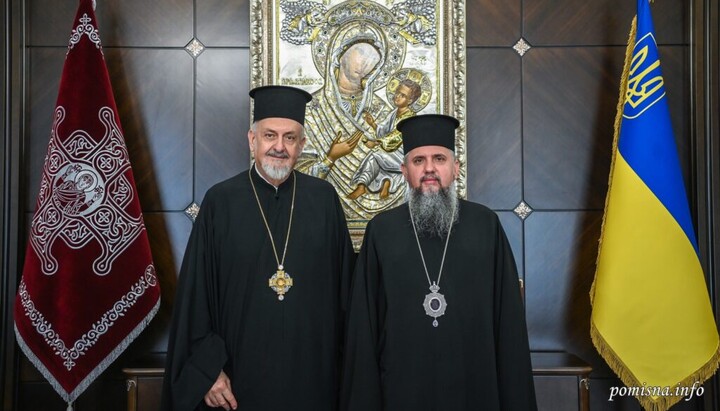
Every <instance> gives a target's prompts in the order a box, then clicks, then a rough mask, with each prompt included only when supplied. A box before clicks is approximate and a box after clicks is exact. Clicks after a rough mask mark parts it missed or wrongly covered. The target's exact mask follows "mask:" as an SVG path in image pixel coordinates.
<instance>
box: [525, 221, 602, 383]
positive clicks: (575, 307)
mask: <svg viewBox="0 0 720 411" xmlns="http://www.w3.org/2000/svg"><path fill="white" fill-rule="evenodd" d="M601 220H602V212H600V211H595V212H576V211H562V212H543V211H536V212H534V213H532V214H531V215H530V216H529V217H528V218H527V219H526V220H525V264H526V268H525V305H526V307H527V308H526V309H527V321H528V333H529V334H530V345H531V349H533V350H538V351H567V352H570V353H573V354H576V355H578V356H579V357H581V358H583V359H584V360H585V361H588V362H590V364H591V365H592V366H593V375H597V374H598V372H599V371H600V370H603V369H604V363H602V360H600V359H599V357H598V356H597V354H596V352H595V351H594V348H592V345H591V343H590V297H589V292H590V286H591V284H592V281H593V277H594V274H595V259H596V257H597V240H598V238H599V236H600V224H601ZM600 375H602V373H601V374H600Z"/></svg>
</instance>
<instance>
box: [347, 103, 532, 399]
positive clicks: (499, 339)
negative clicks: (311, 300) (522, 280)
mask: <svg viewBox="0 0 720 411" xmlns="http://www.w3.org/2000/svg"><path fill="white" fill-rule="evenodd" d="M457 126H458V121H457V120H456V119H454V118H452V117H448V116H442V115H421V116H416V117H412V118H409V119H407V120H404V121H402V122H401V123H400V124H398V130H400V132H401V133H402V135H403V145H404V149H405V153H406V154H405V161H404V163H403V165H402V172H403V175H404V177H405V179H406V181H407V183H408V186H409V192H408V202H407V204H404V205H402V206H400V207H397V208H394V209H392V210H389V211H386V212H384V213H381V214H379V215H377V216H376V217H375V218H373V219H372V220H371V221H370V223H369V224H368V226H367V230H366V232H365V239H364V243H363V245H362V249H361V252H360V256H359V257H358V261H357V265H356V268H355V274H354V276H353V281H352V291H351V297H350V308H349V313H348V325H347V327H348V329H347V334H346V339H345V341H346V349H345V361H344V368H343V382H342V386H341V394H340V400H341V406H340V409H341V410H353V411H355V410H374V411H380V410H388V411H389V410H392V411H396V410H413V411H422V410H428V411H431V410H433V411H434V410H454V411H462V410H497V411H509V410H510V411H512V410H518V411H528V410H530V411H532V410H536V409H537V406H536V404H535V391H534V386H533V379H532V371H531V365H530V351H529V347H528V336H527V326H526V323H525V315H524V307H523V304H522V300H521V295H520V290H519V285H518V274H517V269H516V267H515V260H514V259H513V255H512V251H511V250H510V246H509V244H508V241H507V238H506V237H505V233H504V231H503V229H502V226H501V225H500V222H499V221H498V218H497V216H496V215H495V213H493V212H492V211H491V210H489V209H488V208H486V207H484V206H482V205H480V204H476V203H471V202H469V201H465V200H459V199H458V198H457V196H456V193H455V178H456V177H457V174H458V171H459V163H458V161H457V160H456V159H455V156H454V148H455V129H456V128H457Z"/></svg>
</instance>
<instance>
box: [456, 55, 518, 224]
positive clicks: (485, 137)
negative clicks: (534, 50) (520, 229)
mask: <svg viewBox="0 0 720 411" xmlns="http://www.w3.org/2000/svg"><path fill="white" fill-rule="evenodd" d="M521 64H522V61H521V59H520V56H518V54H517V53H516V52H515V51H514V50H512V49H480V48H473V49H469V50H468V52H467V66H468V69H467V90H468V93H467V94H468V102H467V119H468V120H467V127H468V134H467V157H468V175H467V190H468V199H470V200H472V201H477V202H480V203H483V204H485V205H486V206H488V207H490V208H493V209H505V210H512V209H513V208H515V206H517V205H518V203H519V202H520V201H521V200H522V128H521V126H522V122H521V121H520V119H521V110H522V104H521V101H522V95H521V91H522V90H521V88H520V78H521V76H520V73H521V71H520V67H521Z"/></svg>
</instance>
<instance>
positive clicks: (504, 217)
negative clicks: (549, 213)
mask: <svg viewBox="0 0 720 411" xmlns="http://www.w3.org/2000/svg"><path fill="white" fill-rule="evenodd" d="M496 213H497V215H498V217H499V218H500V224H502V226H503V229H504V230H505V235H506V236H507V238H508V242H509V243H510V248H511V249H512V251H513V256H514V257H515V264H516V265H517V268H518V274H519V275H520V278H525V262H524V260H525V259H524V255H525V253H524V251H525V250H524V245H523V221H522V220H521V219H520V218H518V216H517V215H515V213H513V212H512V211H496Z"/></svg>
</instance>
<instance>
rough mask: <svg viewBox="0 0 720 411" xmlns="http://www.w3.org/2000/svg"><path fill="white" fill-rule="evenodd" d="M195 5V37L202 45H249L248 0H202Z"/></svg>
mask: <svg viewBox="0 0 720 411" xmlns="http://www.w3.org/2000/svg"><path fill="white" fill-rule="evenodd" d="M196 7H197V23H196V25H197V38H198V40H200V41H201V42H202V43H203V44H204V45H206V46H209V47H217V46H220V47H228V46H235V47H237V46H244V47H247V46H249V45H250V40H249V37H250V30H249V29H248V28H249V27H250V4H249V2H248V0H203V1H199V2H197V3H196ZM249 78H250V77H248V79H249Z"/></svg>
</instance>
